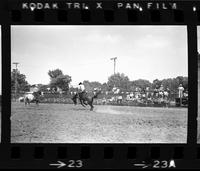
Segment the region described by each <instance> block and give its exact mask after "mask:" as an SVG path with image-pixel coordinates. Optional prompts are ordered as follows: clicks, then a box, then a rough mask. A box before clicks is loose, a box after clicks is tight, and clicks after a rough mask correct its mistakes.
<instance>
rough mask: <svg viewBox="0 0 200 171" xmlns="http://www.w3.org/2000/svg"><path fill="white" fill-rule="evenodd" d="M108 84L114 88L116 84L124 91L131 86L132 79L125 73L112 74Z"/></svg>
mask: <svg viewBox="0 0 200 171" xmlns="http://www.w3.org/2000/svg"><path fill="white" fill-rule="evenodd" d="M107 85H108V86H109V88H113V87H114V86H115V87H117V88H119V89H121V90H122V91H126V90H128V89H129V87H130V81H129V78H128V77H127V76H126V75H125V74H123V73H121V74H120V73H117V74H114V75H111V76H110V77H109V78H108V82H107Z"/></svg>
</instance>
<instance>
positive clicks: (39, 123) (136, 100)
mask: <svg viewBox="0 0 200 171" xmlns="http://www.w3.org/2000/svg"><path fill="white" fill-rule="evenodd" d="M73 90H74V91H68V92H67V93H66V92H64V91H62V90H61V89H59V88H56V89H51V88H50V87H49V88H46V90H45V91H41V90H40V87H39V86H38V85H33V86H31V88H30V91H28V92H19V93H16V92H12V106H11V129H12V131H11V142H12V143H186V139H187V106H188V92H187V90H185V89H184V87H183V86H182V85H181V84H180V85H179V87H177V92H172V91H171V90H169V89H168V88H167V89H166V88H164V87H163V85H161V86H160V87H157V88H156V89H154V90H151V89H150V88H149V87H146V88H145V89H141V88H139V87H137V88H136V89H135V91H133V92H123V91H121V90H120V89H119V88H118V87H113V89H112V90H111V91H102V90H101V89H100V88H99V87H96V88H94V90H93V92H88V91H87V89H86V90H85V95H86V97H85V98H86V100H81V99H80V96H78V93H77V91H75V90H76V88H74V89H73ZM88 99H89V100H88ZM90 100H92V101H90ZM90 102H91V104H92V106H91V104H90Z"/></svg>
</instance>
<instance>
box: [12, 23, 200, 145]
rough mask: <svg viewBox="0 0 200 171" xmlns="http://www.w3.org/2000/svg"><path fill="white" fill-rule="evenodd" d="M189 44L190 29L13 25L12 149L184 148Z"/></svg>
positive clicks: (174, 27)
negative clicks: (17, 146)
mask: <svg viewBox="0 0 200 171" xmlns="http://www.w3.org/2000/svg"><path fill="white" fill-rule="evenodd" d="M187 43H188V42H187V27H186V26H145V25H144V26H128V25H126V26H125V25H123V26H122V25H121V26H120V25H118V26H111V25H106V26H100V25H99V26H98V25H97V26H89V25H87V26H78V25H76V26H75V25H71V26H58V25H57V26H41V25H40V26H31V25H29V26H25V25H20V26H18V25H15V26H11V118H10V119H11V143H184V144H185V143H187V118H188V49H187ZM199 106H200V105H199Z"/></svg>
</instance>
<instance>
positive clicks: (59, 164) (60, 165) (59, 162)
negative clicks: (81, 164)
mask: <svg viewBox="0 0 200 171" xmlns="http://www.w3.org/2000/svg"><path fill="white" fill-rule="evenodd" d="M49 165H50V166H58V167H57V168H61V167H64V166H66V164H65V163H63V162H61V161H58V163H57V164H56V163H55V164H49Z"/></svg>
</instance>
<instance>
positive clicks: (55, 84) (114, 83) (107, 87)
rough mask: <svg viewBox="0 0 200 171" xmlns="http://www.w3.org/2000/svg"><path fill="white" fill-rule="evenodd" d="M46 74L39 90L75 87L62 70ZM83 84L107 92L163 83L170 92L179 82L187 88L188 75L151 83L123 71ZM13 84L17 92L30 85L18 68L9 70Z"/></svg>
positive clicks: (64, 89)
mask: <svg viewBox="0 0 200 171" xmlns="http://www.w3.org/2000/svg"><path fill="white" fill-rule="evenodd" d="M48 75H49V79H50V81H49V84H47V85H44V84H38V86H39V88H40V89H41V91H46V90H47V89H51V90H52V89H58V88H59V89H61V90H62V91H64V92H70V91H76V89H75V88H73V87H70V86H69V85H70V83H71V81H72V77H71V76H69V75H67V74H64V73H63V72H62V70H60V69H55V70H49V71H48ZM16 80H17V81H16ZM15 81H16V82H15ZM80 82H82V80H80ZM16 83H17V84H16ZM83 84H84V85H85V88H86V90H87V91H88V92H91V91H93V90H94V88H97V87H98V88H101V90H102V91H108V92H109V91H112V90H113V88H114V87H116V88H118V89H120V91H121V92H134V91H135V90H136V89H137V88H140V89H142V90H143V89H146V87H149V89H150V90H154V89H155V88H159V87H160V86H161V85H163V87H164V89H166V88H168V89H169V90H170V91H172V92H177V91H178V89H177V88H178V86H179V85H180V84H182V85H183V87H184V88H185V90H188V77H183V76H177V77H176V78H166V79H162V80H159V79H155V80H153V82H152V83H151V82H150V81H149V80H145V79H137V80H130V79H129V78H128V76H126V75H125V74H124V73H116V74H113V75H111V76H109V77H108V81H107V82H105V83H103V84H102V83H100V82H98V81H93V82H91V81H89V80H84V81H83ZM15 86H17V92H18V93H19V92H25V91H29V90H30V87H31V86H32V85H30V84H29V83H28V82H27V80H26V76H25V75H24V74H22V73H20V71H19V70H16V69H13V70H12V72H11V89H12V92H14V91H15Z"/></svg>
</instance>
